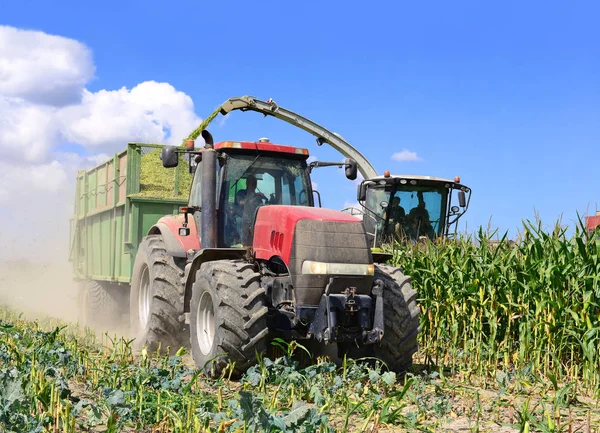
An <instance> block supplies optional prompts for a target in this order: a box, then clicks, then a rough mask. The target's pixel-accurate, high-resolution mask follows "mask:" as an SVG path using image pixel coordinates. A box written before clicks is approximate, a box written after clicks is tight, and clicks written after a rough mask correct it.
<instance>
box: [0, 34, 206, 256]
mask: <svg viewBox="0 0 600 433" xmlns="http://www.w3.org/2000/svg"><path fill="white" fill-rule="evenodd" d="M93 73H94V65H93V62H92V58H91V54H90V50H89V49H88V48H87V47H86V46H85V45H83V44H81V43H80V42H78V41H74V40H71V39H67V38H63V37H59V36H52V35H47V34H45V33H42V32H37V31H27V30H19V29H15V28H12V27H6V26H0V227H2V226H3V223H4V227H10V230H0V245H3V244H5V242H10V243H11V244H12V245H13V246H16V247H13V248H16V249H17V250H18V251H16V252H15V253H14V254H17V255H18V256H28V255H30V254H31V251H32V250H33V249H35V250H36V255H38V254H42V252H41V249H43V248H45V249H46V250H47V252H48V254H49V255H48V256H47V258H54V257H59V258H60V259H61V260H62V259H64V257H63V256H64V255H65V253H62V252H61V253H54V255H53V253H52V251H53V249H54V248H57V249H62V250H64V249H66V248H67V247H68V238H69V236H68V226H69V217H70V216H71V213H72V204H73V200H74V180H75V175H76V172H77V170H81V169H86V168H89V167H91V166H93V165H96V164H98V163H100V162H102V161H104V160H105V159H107V158H108V157H109V156H110V155H112V154H113V153H114V152H116V151H119V150H122V149H125V147H126V144H127V142H129V141H145V142H160V143H173V144H179V143H180V142H181V140H182V139H183V138H184V137H185V136H186V135H187V134H188V133H189V132H190V131H192V130H193V129H194V128H195V127H196V126H197V125H198V124H199V123H200V121H201V119H200V118H198V117H197V116H196V114H195V112H194V104H193V101H192V99H191V98H190V97H189V96H188V95H187V94H185V93H183V92H181V91H178V90H177V89H175V88H174V87H173V86H172V85H170V84H168V83H158V82H155V81H146V82H143V83H140V84H138V85H136V86H134V87H133V88H131V89H127V88H125V87H123V88H121V89H118V90H100V91H97V92H91V91H89V90H88V89H86V88H85V85H86V83H87V82H89V80H90V79H92V78H93ZM62 145H80V146H82V149H83V150H84V151H86V152H87V153H88V155H85V156H84V155H81V154H79V153H75V152H64V151H61V150H60V149H61V148H62V147H61V146H62ZM80 153H83V152H80ZM51 239H52V241H50V240H51ZM11 251H12V250H11ZM3 254H4V256H6V254H13V253H12V252H7V251H4V252H2V251H0V256H2V255H3Z"/></svg>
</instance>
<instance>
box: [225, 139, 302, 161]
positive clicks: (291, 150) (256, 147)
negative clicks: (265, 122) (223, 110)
mask: <svg viewBox="0 0 600 433" xmlns="http://www.w3.org/2000/svg"><path fill="white" fill-rule="evenodd" d="M215 149H216V150H224V149H241V150H253V151H262V152H273V153H288V154H294V155H299V156H302V157H304V158H308V149H304V148H302V147H293V146H286V145H283V144H274V143H270V142H268V141H221V142H219V143H215Z"/></svg>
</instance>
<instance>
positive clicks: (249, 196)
mask: <svg viewBox="0 0 600 433" xmlns="http://www.w3.org/2000/svg"><path fill="white" fill-rule="evenodd" d="M266 200H267V198H266V197H265V195H264V194H263V193H261V192H260V191H256V176H254V175H252V174H251V175H249V176H248V177H247V178H246V198H245V201H244V212H243V215H242V244H243V245H252V237H253V235H254V230H253V229H254V218H255V217H256V211H257V209H258V208H259V207H260V206H262V205H263V204H264V203H265V201H266Z"/></svg>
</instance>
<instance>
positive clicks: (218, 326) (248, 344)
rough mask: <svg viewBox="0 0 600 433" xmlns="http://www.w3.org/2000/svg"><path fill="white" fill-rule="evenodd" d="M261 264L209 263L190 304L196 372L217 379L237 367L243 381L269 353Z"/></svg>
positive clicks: (234, 374)
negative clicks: (243, 376) (264, 354)
mask: <svg viewBox="0 0 600 433" xmlns="http://www.w3.org/2000/svg"><path fill="white" fill-rule="evenodd" d="M260 277H261V276H260V273H258V272H257V271H256V267H255V265H253V264H251V263H248V262H246V261H243V260H218V261H212V262H206V263H203V264H202V266H201V267H200V270H199V271H198V272H197V273H196V281H195V282H194V284H193V286H192V299H191V305H190V343H191V348H192V356H193V358H194V363H195V364H196V368H199V369H203V370H204V372H205V373H206V374H207V375H209V376H212V377H215V376H219V375H220V374H221V373H222V372H223V370H224V369H225V368H226V367H227V366H228V365H229V364H230V363H232V364H233V363H235V364H234V366H233V371H232V372H231V376H232V377H233V378H238V377H240V376H241V375H242V374H243V373H244V372H245V371H246V370H247V369H248V367H250V366H251V365H252V364H254V363H255V362H256V358H257V354H262V353H264V352H265V350H266V349H267V343H268V341H269V329H268V328H267V312H268V308H267V302H266V301H267V299H266V293H265V290H264V288H263V287H261V284H260Z"/></svg>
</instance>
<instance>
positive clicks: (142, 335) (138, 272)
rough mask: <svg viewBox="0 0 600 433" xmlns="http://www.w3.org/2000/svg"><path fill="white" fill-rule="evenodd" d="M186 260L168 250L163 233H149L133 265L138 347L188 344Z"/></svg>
mask: <svg viewBox="0 0 600 433" xmlns="http://www.w3.org/2000/svg"><path fill="white" fill-rule="evenodd" d="M183 276H184V270H183V264H181V263H179V262H178V261H176V259H175V258H174V257H173V256H171V255H169V254H168V253H167V250H166V247H165V243H164V241H163V239H162V237H161V235H149V236H147V237H145V238H144V239H143V240H142V242H141V243H140V246H139V248H138V252H137V255H136V257H135V263H134V265H133V274H132V279H131V293H130V301H129V317H130V325H131V331H132V333H133V337H135V339H136V342H135V347H136V348H137V349H141V348H142V347H143V346H146V347H147V348H148V350H150V351H156V350H157V349H158V348H159V347H160V348H161V349H162V350H164V349H166V348H167V347H169V348H170V351H169V353H170V354H173V353H175V352H177V350H179V349H180V347H182V346H187V341H188V334H187V333H186V329H185V323H184V319H185V318H184V315H183V291H184V286H183Z"/></svg>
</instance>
